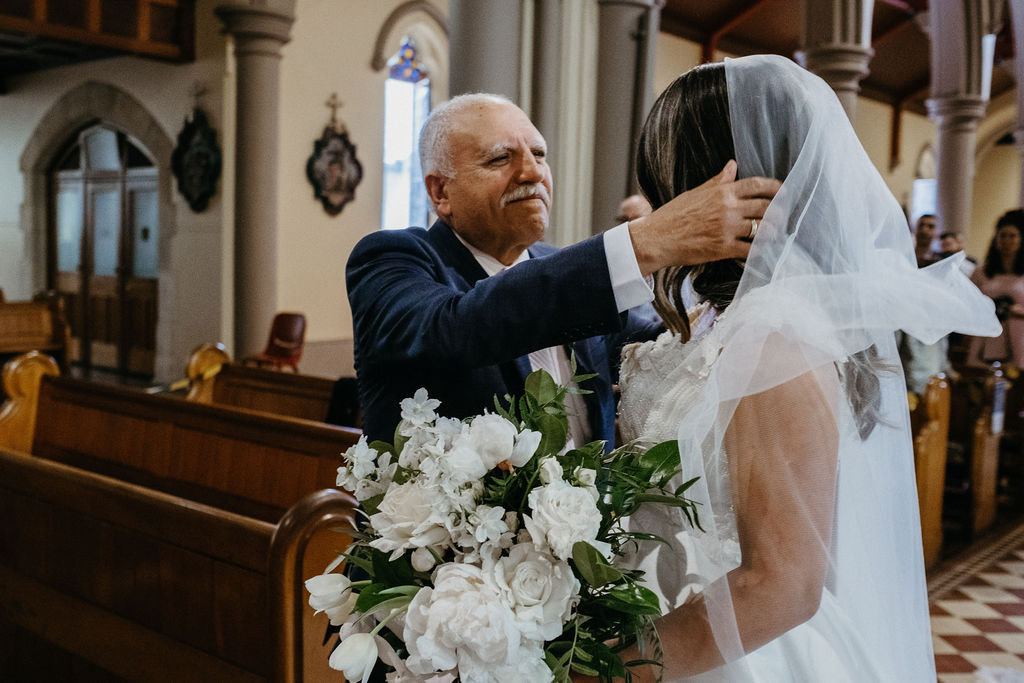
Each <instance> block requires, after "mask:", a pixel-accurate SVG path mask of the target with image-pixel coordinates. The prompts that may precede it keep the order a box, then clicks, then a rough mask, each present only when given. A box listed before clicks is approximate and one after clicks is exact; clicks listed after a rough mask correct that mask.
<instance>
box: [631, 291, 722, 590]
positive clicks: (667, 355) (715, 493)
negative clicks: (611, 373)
mask: <svg viewBox="0 0 1024 683" xmlns="http://www.w3.org/2000/svg"><path fill="white" fill-rule="evenodd" d="M724 317H725V316H724V314H722V315H717V314H716V312H715V311H714V310H713V309H711V308H700V309H698V310H696V311H694V312H692V313H691V315H690V318H691V328H692V329H693V331H694V337H693V338H692V339H691V340H690V341H689V342H687V343H685V344H683V343H681V342H680V339H679V336H678V335H676V334H673V333H672V332H664V333H662V334H661V335H660V336H659V337H658V338H657V339H656V340H654V341H648V342H643V343H640V344H631V345H629V346H627V347H625V348H624V349H623V353H622V366H621V370H620V383H621V386H622V397H621V399H620V403H619V430H620V433H621V435H622V437H623V439H624V440H627V441H632V440H638V441H641V442H645V443H648V444H655V443H660V442H662V441H669V440H673V439H679V444H680V451H681V455H682V465H683V472H682V473H681V474H680V475H679V476H678V477H677V479H678V481H674V482H673V484H672V485H673V486H675V485H678V484H681V483H682V482H683V481H684V480H686V479H689V478H690V477H692V476H693V473H694V471H695V470H696V471H700V472H703V473H704V474H705V476H704V477H702V480H701V481H700V482H699V483H698V484H697V486H696V487H695V488H694V489H691V491H690V492H689V493H688V495H690V497H691V498H693V499H695V500H697V501H698V503H700V504H701V508H702V511H701V513H700V514H701V515H702V517H701V520H702V522H703V521H705V520H706V521H708V522H711V521H713V524H708V525H705V526H706V528H709V529H710V528H714V529H717V530H718V531H719V533H717V534H715V533H696V534H694V533H692V530H691V528H690V525H689V523H688V522H687V521H686V520H685V519H684V518H683V516H682V515H681V514H680V513H679V512H678V510H676V509H673V508H668V507H642V508H641V509H640V510H638V511H637V512H636V513H635V514H634V515H633V516H632V517H630V519H629V521H628V527H629V528H630V529H631V530H634V531H641V532H646V533H654V534H657V535H658V536H660V537H662V538H663V539H665V540H666V541H667V545H664V544H656V545H655V544H650V545H646V546H645V547H642V548H641V550H640V552H638V553H637V554H636V555H635V556H633V557H631V558H630V559H629V561H628V564H629V565H630V566H632V567H634V568H637V569H641V570H643V571H644V572H645V573H646V575H647V577H648V580H649V582H650V587H651V588H652V589H653V590H654V591H655V592H656V593H658V596H659V598H661V600H662V606H663V608H664V609H666V610H668V609H671V608H672V607H675V606H677V605H679V604H681V603H683V602H685V601H686V600H687V599H688V598H689V597H690V596H691V595H692V594H693V593H696V592H700V591H701V590H703V588H704V587H705V586H706V585H707V584H708V583H709V582H710V581H713V580H714V579H716V578H718V577H719V576H721V575H723V574H724V573H726V572H727V571H729V570H730V569H732V568H733V567H735V566H737V565H738V564H739V561H740V547H739V542H738V535H737V532H736V523H735V514H734V511H733V509H732V505H731V504H730V503H726V504H725V505H715V506H711V505H708V504H707V502H709V501H710V499H712V498H713V499H716V500H719V501H723V500H725V501H730V500H731V494H730V487H729V473H728V471H727V469H726V460H725V459H724V458H720V459H715V461H714V462H715V463H718V465H717V466H715V465H714V464H713V463H711V462H703V463H702V464H701V465H700V466H691V467H688V466H687V459H688V457H695V458H698V459H700V458H701V455H700V453H699V447H697V449H696V450H694V449H693V448H692V446H693V445H694V444H693V443H692V440H688V439H687V435H685V434H680V433H679V432H680V426H681V425H683V424H684V419H683V418H684V417H686V416H687V414H688V413H690V412H691V411H694V410H698V409H699V408H700V407H701V401H702V399H703V398H704V396H705V392H704V389H705V386H706V383H707V378H708V376H709V375H710V373H711V370H712V368H713V367H714V364H715V361H716V359H717V358H718V356H719V354H720V353H721V350H722V339H723V338H724V337H723V335H724V334H725V325H718V324H715V323H718V322H722V321H723V320H724ZM691 462H692V461H691ZM705 468H710V469H705ZM712 509H715V510H718V511H719V512H718V514H714V515H711V516H713V517H714V520H711V519H708V516H709V511H710V510H712Z"/></svg>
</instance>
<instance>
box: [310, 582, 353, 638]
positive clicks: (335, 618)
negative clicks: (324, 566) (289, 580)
mask: <svg viewBox="0 0 1024 683" xmlns="http://www.w3.org/2000/svg"><path fill="white" fill-rule="evenodd" d="M306 590H308V591H309V606H310V607H312V608H313V609H314V610H316V613H320V612H326V613H327V617H328V618H329V619H330V620H331V624H333V625H334V626H341V625H342V624H344V623H345V622H346V621H347V620H348V618H349V615H351V614H352V608H353V607H355V605H356V600H357V599H358V598H359V596H358V595H357V594H356V593H354V592H353V591H352V582H351V581H349V579H348V577H347V576H343V575H342V574H336V573H330V574H320V575H319V576H314V577H313V578H311V579H306Z"/></svg>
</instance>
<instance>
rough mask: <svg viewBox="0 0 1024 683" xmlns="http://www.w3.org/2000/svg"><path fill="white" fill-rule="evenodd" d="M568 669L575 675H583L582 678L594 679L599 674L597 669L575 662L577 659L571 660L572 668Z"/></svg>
mask: <svg viewBox="0 0 1024 683" xmlns="http://www.w3.org/2000/svg"><path fill="white" fill-rule="evenodd" d="M570 668H571V669H572V670H573V671H575V672H576V673H578V674H583V675H584V676H594V677H596V676H598V675H600V673H601V672H600V671H598V670H597V669H592V668H590V667H589V666H586V665H584V664H580V662H579V660H577V659H574V660H573V662H572V666H571V667H570Z"/></svg>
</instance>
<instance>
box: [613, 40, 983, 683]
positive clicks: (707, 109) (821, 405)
mask: <svg viewBox="0 0 1024 683" xmlns="http://www.w3.org/2000/svg"><path fill="white" fill-rule="evenodd" d="M730 159H735V160H736V161H737V163H738V166H739V177H746V176H755V175H756V176H769V177H774V178H778V179H780V180H783V181H784V182H783V185H782V188H781V190H780V191H779V193H778V195H777V196H776V198H775V199H774V200H773V202H772V203H771V205H770V206H769V208H768V211H767V213H765V215H764V218H763V220H762V221H761V222H760V224H759V225H758V223H757V222H756V221H755V222H753V223H752V225H751V237H754V235H755V233H756V238H754V240H753V245H752V249H751V252H750V256H749V258H748V259H747V260H746V262H742V261H718V262H713V263H705V264H701V265H697V266H695V267H678V268H670V269H667V270H664V271H660V272H659V273H657V276H656V285H655V289H656V302H655V303H656V305H657V306H658V308H659V310H660V312H661V314H662V316H663V318H664V320H665V321H666V324H667V326H668V327H669V331H668V332H665V333H664V334H663V335H662V336H661V337H660V338H658V339H657V340H656V341H653V342H646V343H644V344H641V345H633V346H630V347H627V349H626V350H625V351H624V354H623V364H622V370H621V383H622V391H623V394H622V401H621V404H620V426H621V429H622V436H623V437H624V438H626V439H640V440H643V441H650V442H657V441H661V440H665V439H678V441H679V449H680V454H681V460H682V475H681V476H682V477H683V478H685V479H689V478H691V477H694V476H698V475H699V476H700V480H699V482H698V484H697V486H695V487H694V488H693V489H691V490H690V491H691V492H693V495H694V497H695V498H696V499H697V500H698V501H699V503H700V507H699V513H700V524H701V526H702V529H703V530H697V529H691V528H690V527H689V525H688V524H687V523H686V522H685V520H683V518H682V516H681V515H680V516H673V513H671V512H664V511H663V510H665V509H667V508H658V509H656V510H655V511H653V512H648V513H644V512H643V508H641V513H639V514H638V515H635V516H634V518H632V520H631V526H632V528H633V529H635V530H639V531H645V532H652V533H656V534H658V535H660V536H662V537H663V538H666V540H668V541H669V542H668V544H667V545H662V544H651V546H650V547H648V546H641V548H640V550H639V551H638V552H637V555H636V557H635V558H633V559H634V561H635V564H636V566H637V567H638V568H641V569H643V570H644V571H645V572H646V578H647V580H648V581H649V583H650V585H651V587H652V588H653V589H654V590H655V591H656V592H657V593H658V594H659V597H660V598H661V599H662V601H663V605H664V608H665V615H664V616H663V617H662V618H661V619H660V620H659V622H658V630H659V633H660V638H661V649H663V651H664V671H663V675H664V680H666V681H677V680H683V679H688V678H689V677H693V680H698V681H764V682H770V683H783V682H785V681H793V682H794V683H796V682H799V683H809V682H817V681H828V682H829V683H835V682H839V681H850V682H851V683H865V682H867V681H893V682H899V683H907V682H911V681H922V682H923V681H929V682H930V683H934V681H935V669H934V662H933V654H932V644H931V635H930V628H929V616H928V604H927V594H926V587H925V577H924V568H923V560H922V550H921V540H920V528H919V522H918V510H917V496H916V491H915V484H914V461H913V453H912V445H911V438H910V428H909V416H908V410H907V401H906V393H905V385H904V382H903V378H902V376H901V371H900V364H899V359H898V356H897V353H896V348H895V343H894V331H895V330H899V329H902V330H905V331H907V332H908V333H910V334H912V335H913V336H915V337H917V338H918V339H920V340H922V341H924V342H926V343H931V342H934V341H935V340H937V339H939V338H940V337H941V336H943V335H945V334H946V333H948V332H949V331H951V330H954V329H956V330H960V331H962V332H967V333H972V334H982V335H994V334H998V333H999V331H1000V327H999V324H998V322H997V321H996V318H995V315H994V313H993V306H992V303H991V301H990V300H989V299H987V298H986V297H984V296H983V295H982V294H981V293H980V292H978V290H977V289H976V288H975V287H974V285H972V284H971V283H970V282H969V281H968V280H967V279H966V278H965V277H964V276H963V275H962V274H961V272H960V268H959V261H960V260H962V258H963V255H962V254H960V255H957V256H955V257H950V258H947V259H945V260H944V261H940V262H939V263H936V264H935V265H933V266H930V267H929V268H927V269H924V270H918V269H917V267H916V263H915V260H914V249H913V245H912V244H911V238H910V233H909V231H908V230H907V223H906V218H905V217H904V215H903V213H902V211H901V209H900V207H899V205H898V204H897V202H896V200H895V199H894V198H893V196H892V194H891V193H890V192H889V190H888V189H887V188H886V185H885V183H884V181H883V180H882V178H881V177H880V176H879V174H878V173H877V171H876V170H875V168H874V166H873V165H872V164H871V162H870V161H869V159H868V157H867V155H866V153H865V152H864V150H863V148H862V147H861V145H860V143H859V142H858V140H857V137H856V135H855V133H854V131H853V128H852V126H851V125H850V123H849V121H848V120H847V117H846V114H845V113H844V111H843V109H842V108H841V106H840V104H839V101H838V100H837V99H836V97H835V95H834V94H833V92H832V90H831V89H830V88H829V87H828V86H827V85H826V84H825V83H824V82H823V81H822V80H821V79H819V78H818V77H816V76H814V75H812V74H810V73H809V72H807V71H805V70H803V69H801V68H799V67H798V66H796V65H795V64H793V63H792V62H791V61H789V60H787V59H784V58H781V57H775V56H755V57H744V58H741V59H732V60H728V61H726V62H725V64H724V65H723V64H720V63H719V64H708V65H704V66H701V67H698V68H696V69H694V70H691V71H689V72H687V73H686V74H684V75H683V76H681V77H680V78H679V79H678V80H676V81H675V82H674V83H673V84H672V85H671V86H669V88H668V89H667V90H666V91H665V92H664V93H663V94H662V95H661V97H660V98H659V99H658V101H657V102H656V104H655V105H654V108H653V110H652V111H651V114H650V115H649V117H648V119H647V122H646V124H645V126H644V130H643V133H642V135H641V140H640V147H639V151H638V163H637V167H638V169H639V170H638V176H639V180H640V185H641V188H642V189H643V191H644V193H645V194H646V196H647V197H648V198H649V199H650V201H651V203H652V204H653V205H654V207H655V208H657V207H658V206H661V205H662V204H664V203H666V202H668V201H669V200H670V199H672V198H673V197H675V196H677V195H679V194H680V193H681V192H683V191H685V190H688V189H690V188H692V187H696V186H697V185H699V184H701V183H703V182H704V181H705V180H707V179H708V178H710V177H712V176H713V175H715V173H716V172H717V170H718V169H720V168H722V166H723V165H724V164H726V163H727V162H728V160H730ZM687 279H688V280H689V282H688V283H686V284H685V285H684V280H687ZM690 285H692V288H693V290H694V291H695V292H696V294H697V297H698V299H699V300H700V301H701V302H702V303H701V304H700V306H698V308H697V309H695V310H691V311H689V312H687V311H685V310H683V304H682V301H683V298H684V294H683V291H684V288H686V287H689V286H690ZM640 657H641V655H640V653H639V652H637V651H636V650H635V649H634V650H633V651H632V652H627V653H624V654H623V658H624V659H625V660H627V661H628V660H630V659H637V658H640ZM649 673H650V675H651V676H652V677H653V676H655V672H653V671H651V672H649Z"/></svg>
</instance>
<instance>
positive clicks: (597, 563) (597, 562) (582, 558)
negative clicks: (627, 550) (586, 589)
mask: <svg viewBox="0 0 1024 683" xmlns="http://www.w3.org/2000/svg"><path fill="white" fill-rule="evenodd" d="M572 561H573V563H574V564H575V565H576V570H577V571H579V573H580V576H582V577H583V580H584V581H586V582H587V583H588V584H590V586H591V587H593V588H599V587H601V586H607V585H608V584H609V583H612V582H613V581H618V580H619V579H621V578H622V576H623V574H622V571H621V570H620V569H616V568H615V567H613V566H612V565H610V564H608V560H606V559H604V556H602V555H601V553H600V552H598V550H597V548H595V547H594V546H592V545H590V544H589V543H587V542H586V541H576V543H574V544H573V546H572Z"/></svg>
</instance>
